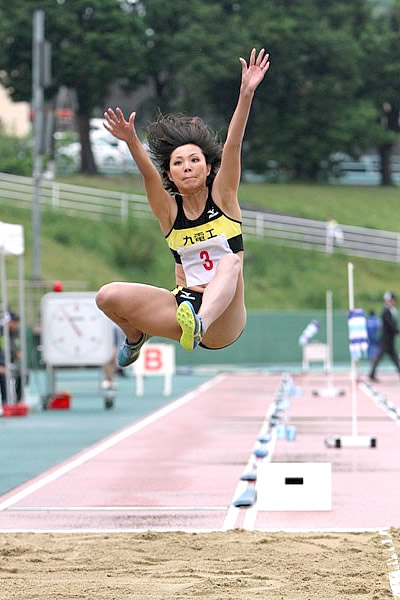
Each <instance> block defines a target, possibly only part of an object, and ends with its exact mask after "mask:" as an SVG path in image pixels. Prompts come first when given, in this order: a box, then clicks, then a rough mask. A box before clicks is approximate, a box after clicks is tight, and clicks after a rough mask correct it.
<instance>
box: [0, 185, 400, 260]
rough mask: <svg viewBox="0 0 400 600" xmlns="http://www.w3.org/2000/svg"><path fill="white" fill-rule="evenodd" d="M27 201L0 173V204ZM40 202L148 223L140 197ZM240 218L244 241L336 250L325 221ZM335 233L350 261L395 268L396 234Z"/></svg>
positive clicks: (265, 215)
mask: <svg viewBox="0 0 400 600" xmlns="http://www.w3.org/2000/svg"><path fill="white" fill-rule="evenodd" d="M32 198H33V180H32V178H30V177H20V176H15V175H9V174H7V173H0V202H1V204H3V205H6V204H12V205H14V206H19V207H24V208H31V205H32ZM40 198H41V206H42V207H43V208H47V209H50V210H54V211H62V212H65V213H68V214H70V215H82V216H85V217H88V218H92V219H101V218H104V217H108V218H112V219H119V220H122V221H124V220H126V219H128V218H129V217H138V218H149V217H151V211H150V208H149V206H148V203H147V200H146V197H145V196H144V195H140V194H129V193H125V192H115V191H111V190H110V191H109V190H101V189H97V188H91V187H81V186H76V185H69V184H65V183H58V182H54V181H48V180H43V181H42V184H41V190H40ZM242 215H243V233H244V235H245V236H249V237H257V238H260V239H261V238H266V239H268V241H269V242H271V243H279V244H281V245H285V246H294V247H297V248H307V249H313V250H317V251H321V252H331V251H334V250H335V246H334V245H333V240H332V239H331V237H330V234H329V227H328V225H327V223H326V222H324V221H317V220H314V219H303V218H299V217H291V216H287V215H280V214H279V215H278V214H273V213H269V212H262V211H253V210H243V211H242ZM4 218H5V217H4ZM340 227H341V230H342V233H343V239H342V240H341V242H340V244H339V245H338V247H337V250H338V251H340V252H343V253H344V254H347V255H350V256H361V257H366V258H372V259H376V260H385V261H390V262H400V234H399V233H397V232H391V231H382V230H379V229H370V228H366V227H353V226H351V225H343V224H341V225H340Z"/></svg>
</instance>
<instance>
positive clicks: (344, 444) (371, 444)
mask: <svg viewBox="0 0 400 600" xmlns="http://www.w3.org/2000/svg"><path fill="white" fill-rule="evenodd" d="M347 266H348V269H347V274H348V288H349V310H354V285H353V270H354V267H353V264H352V263H348V265H347ZM350 377H351V435H344V436H338V437H332V438H327V439H326V440H325V444H326V446H328V447H329V448H375V447H376V438H375V437H371V436H368V435H358V423H357V361H356V360H355V359H354V358H353V357H352V358H351V371H350Z"/></svg>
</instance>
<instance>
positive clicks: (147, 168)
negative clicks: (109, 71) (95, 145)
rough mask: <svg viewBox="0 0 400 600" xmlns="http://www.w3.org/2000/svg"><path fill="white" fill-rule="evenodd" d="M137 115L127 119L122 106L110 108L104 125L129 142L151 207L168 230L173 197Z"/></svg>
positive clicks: (131, 115)
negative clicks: (144, 140)
mask: <svg viewBox="0 0 400 600" xmlns="http://www.w3.org/2000/svg"><path fill="white" fill-rule="evenodd" d="M135 117H136V113H135V112H132V113H131V114H130V116H129V120H128V121H126V119H125V117H124V114H123V112H122V110H121V109H120V108H116V109H115V112H114V110H113V109H112V108H109V109H108V110H107V111H106V112H105V113H104V119H105V122H104V127H105V129H107V131H109V132H110V133H111V134H112V135H113V136H114V137H116V138H117V139H119V140H122V141H124V142H126V143H127V145H128V148H129V150H130V153H131V155H132V158H133V160H134V161H135V163H136V164H137V167H138V169H139V171H140V173H141V174H142V177H143V181H144V185H145V188H146V194H147V199H148V201H149V204H150V207H151V209H152V211H153V213H154V214H155V216H156V217H157V219H158V220H159V221H160V225H161V228H162V229H163V230H165V231H168V230H169V228H170V209H171V206H172V199H171V197H170V195H169V194H168V193H167V192H166V191H165V189H164V186H163V182H162V179H161V176H160V174H159V172H158V171H157V169H156V167H155V166H154V164H153V162H152V160H151V158H150V156H149V154H148V152H147V151H146V149H145V147H144V146H143V144H142V142H141V141H140V139H139V137H138V135H137V133H136V130H135Z"/></svg>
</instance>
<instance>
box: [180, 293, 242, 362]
mask: <svg viewBox="0 0 400 600" xmlns="http://www.w3.org/2000/svg"><path fill="white" fill-rule="evenodd" d="M171 294H173V295H174V296H175V300H176V303H177V305H178V306H179V305H180V304H182V302H184V301H185V300H187V301H189V302H190V304H191V305H192V306H193V308H194V310H195V312H196V315H197V313H198V312H199V310H200V306H201V303H202V301H203V292H194V291H193V290H189V288H185V287H183V286H181V285H178V286H177V287H176V288H174V289H173V290H171ZM240 335H242V334H241V333H240V334H239V336H238V337H240ZM236 339H238V338H236ZM235 342H236V340H234V341H233V342H231V344H234V343H235ZM231 344H227V346H230V345H231ZM199 346H201V347H202V348H205V349H206V350H222V348H226V347H227V346H222V347H221V348H209V347H208V346H205V345H204V344H203V343H202V342H200V344H199Z"/></svg>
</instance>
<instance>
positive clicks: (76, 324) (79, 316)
mask: <svg viewBox="0 0 400 600" xmlns="http://www.w3.org/2000/svg"><path fill="white" fill-rule="evenodd" d="M95 295H96V294H95V292H52V293H49V294H46V295H45V296H43V298H42V301H41V332H42V347H43V358H44V360H45V362H46V364H48V365H52V366H84V365H86V366H98V365H103V364H104V363H106V362H108V361H109V360H111V358H112V354H113V324H112V322H111V321H110V320H109V319H108V318H107V317H106V316H105V315H104V313H102V312H101V310H100V309H99V308H98V307H97V305H96V302H95Z"/></svg>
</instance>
